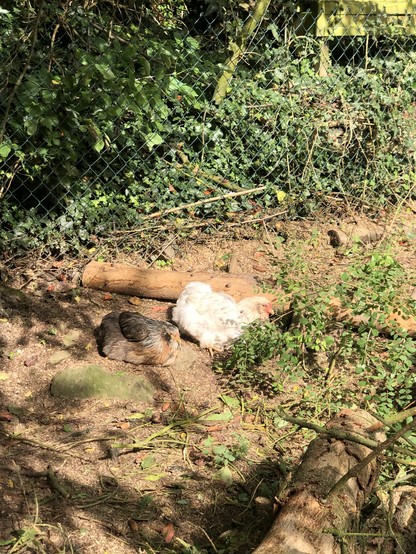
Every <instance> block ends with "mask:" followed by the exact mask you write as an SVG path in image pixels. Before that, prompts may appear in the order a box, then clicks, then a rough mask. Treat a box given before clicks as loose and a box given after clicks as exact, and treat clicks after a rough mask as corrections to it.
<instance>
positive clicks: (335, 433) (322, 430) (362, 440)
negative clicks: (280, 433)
mask: <svg viewBox="0 0 416 554" xmlns="http://www.w3.org/2000/svg"><path fill="white" fill-rule="evenodd" d="M280 417H281V418H282V419H284V420H285V421H289V422H290V423H293V424H294V425H298V426H299V427H303V428H306V429H311V430H312V431H315V432H316V433H318V434H321V435H328V436H329V437H335V438H337V439H341V440H347V441H351V442H356V443H358V444H362V445H363V446H367V447H368V448H371V449H374V448H377V447H378V446H379V443H378V442H377V441H375V440H372V439H369V438H366V437H363V436H361V435H353V434H352V433H346V432H345V431H341V430H340V429H327V428H326V427H321V426H319V425H316V424H315V423H310V422H309V421H305V420H303V419H299V418H297V417H292V416H290V415H287V414H280ZM392 450H394V451H395V452H398V453H399V454H403V455H404V456H411V457H412V456H414V453H413V452H411V451H409V450H407V449H406V448H402V447H399V446H395V445H393V446H392Z"/></svg>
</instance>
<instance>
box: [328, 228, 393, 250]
mask: <svg viewBox="0 0 416 554" xmlns="http://www.w3.org/2000/svg"><path fill="white" fill-rule="evenodd" d="M384 232H385V229H383V228H382V227H379V226H378V225H375V224H371V226H370V225H343V226H342V227H340V228H334V229H330V230H329V231H328V236H329V242H330V244H331V246H333V247H335V248H337V247H339V246H347V245H352V244H354V243H355V242H359V243H361V244H370V243H373V242H377V241H379V240H380V239H381V238H382V237H383V234H384Z"/></svg>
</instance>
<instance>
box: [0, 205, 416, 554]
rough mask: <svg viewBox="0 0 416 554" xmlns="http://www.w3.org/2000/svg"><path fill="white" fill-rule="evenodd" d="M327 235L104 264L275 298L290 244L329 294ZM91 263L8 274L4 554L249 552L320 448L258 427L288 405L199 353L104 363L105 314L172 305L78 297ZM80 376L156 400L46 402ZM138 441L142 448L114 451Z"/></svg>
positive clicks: (1, 329) (223, 244)
mask: <svg viewBox="0 0 416 554" xmlns="http://www.w3.org/2000/svg"><path fill="white" fill-rule="evenodd" d="M413 217H414V215H413V212H408V213H407V219H406V222H405V223H403V221H397V220H396V221H395V222H394V224H395V232H396V235H397V241H396V243H395V244H396V250H397V257H398V259H399V260H400V261H401V263H403V264H404V265H407V266H408V267H412V266H413V267H414V264H415V251H414V241H413V242H412V240H411V239H409V237H411V236H412V235H411V233H412V232H413V231H414V232H415V236H416V225H415V226H413ZM381 224H382V225H383V224H384V223H383V222H381ZM335 225H337V223H335ZM333 226H334V222H322V221H321V222H318V223H317V222H314V223H310V222H298V223H290V222H288V223H282V224H280V223H279V224H277V225H276V224H273V223H270V224H268V225H267V226H265V225H264V226H259V228H258V229H257V230H250V229H238V230H235V231H234V232H233V233H230V232H228V233H225V232H224V233H223V234H222V235H220V236H216V237H209V236H208V237H207V236H203V235H202V234H201V236H198V235H197V236H195V237H194V238H193V239H192V240H189V241H188V242H187V243H186V244H185V245H184V244H182V243H180V241H176V242H175V241H171V244H169V247H170V250H169V252H170V255H169V256H168V255H167V254H166V252H165V254H164V257H163V256H162V257H160V259H159V260H157V259H156V260H154V259H153V260H152V259H150V258H148V259H145V258H143V257H141V256H140V255H138V254H134V253H133V254H132V253H130V254H125V253H124V254H119V255H118V256H117V257H115V256H114V257H113V258H112V259H108V260H106V261H119V262H123V263H128V264H133V265H136V266H139V267H149V265H150V264H152V267H159V268H164V269H166V270H173V271H174V270H180V271H184V270H185V271H197V270H203V271H210V270H213V271H227V270H228V269H229V266H230V264H231V266H232V267H231V269H232V270H233V272H237V273H238V272H243V273H247V274H251V275H254V276H255V277H256V279H257V280H258V282H259V283H263V284H267V285H269V286H273V283H274V276H275V275H276V273H277V272H278V271H279V261H282V260H284V259H285V257H286V256H287V253H288V249H289V248H291V245H293V243H294V241H295V242H296V244H297V247H299V245H300V244H303V250H302V255H303V256H304V258H305V260H306V261H308V263H309V264H310V267H311V271H312V272H314V274H316V278H317V279H321V280H322V281H323V282H324V281H326V280H331V279H332V280H333V279H336V278H337V275H338V274H339V273H340V272H341V271H343V268H344V267H345V263H344V260H343V258H342V256H339V255H338V253H337V251H336V250H335V249H334V248H333V247H332V246H331V245H330V244H329V239H328V234H327V232H328V230H329V229H330V228H331V227H332V228H333ZM409 233H410V234H409ZM406 237H407V238H406ZM162 250H163V248H162ZM165 250H166V249H165ZM98 254H99V252H96V253H93V254H92V256H94V257H95V258H99V256H98ZM166 258H167V259H166ZM83 264H84V262H83V263H77V262H73V261H66V260H59V261H56V260H40V259H35V260H31V261H28V260H27V259H25V260H21V261H19V260H18V261H16V262H15V267H14V268H12V269H10V267H7V268H5V270H4V271H3V273H2V277H3V281H0V351H1V357H0V361H1V365H0V384H1V388H0V401H1V403H0V426H1V429H2V430H1V434H2V442H1V446H0V448H1V457H0V483H1V493H2V494H1V499H0V540H1V541H2V542H1V543H0V544H2V546H0V551H4V552H46V553H56V552H65V553H67V552H74V553H75V552H77V553H83V554H88V553H91V554H92V553H94V554H95V553H98V552H99V553H105V552H107V553H111V554H131V553H135V552H136V553H137V552H143V553H144V552H146V553H147V552H149V553H154V552H157V553H159V552H160V553H169V552H189V553H195V554H198V553H203V552H223V553H241V554H245V553H249V552H251V551H252V550H253V549H254V548H255V546H256V545H257V544H259V542H260V541H261V539H262V537H263V536H264V534H265V533H266V531H267V529H268V527H269V526H270V524H271V522H272V520H273V517H274V514H275V512H276V509H277V506H278V500H277V498H278V496H279V494H280V492H281V490H282V488H283V487H284V485H285V482H286V478H287V476H288V474H290V471H291V469H292V468H294V467H296V464H297V463H298V461H299V459H300V456H301V454H302V452H303V450H304V448H305V446H306V445H307V443H308V441H309V440H311V438H313V433H311V432H303V433H295V431H294V428H293V426H286V427H282V429H281V430H278V429H275V428H272V427H271V426H270V425H269V423H268V421H269V420H268V419H267V418H265V417H263V414H264V412H265V411H266V410H267V409H268V410H270V409H273V405H275V403H276V402H279V398H278V397H276V398H270V397H262V396H261V394H258V393H254V392H252V393H251V392H250V391H244V392H243V393H241V395H240V396H238V395H236V391H235V389H232V388H231V387H230V386H229V384H228V382H227V376H224V375H220V374H218V373H217V372H215V371H214V370H213V368H212V360H211V358H210V357H209V354H208V353H207V352H205V351H202V350H200V349H199V348H198V346H197V345H195V344H192V343H186V344H185V346H184V348H186V349H188V350H189V352H190V353H191V354H192V355H191V359H193V362H192V363H191V364H185V368H182V367H181V365H180V364H179V365H175V366H174V367H173V368H169V367H168V368H161V367H149V366H143V367H141V368H138V367H135V366H131V365H129V364H125V363H122V362H116V361H112V360H108V359H105V358H102V357H100V356H99V354H98V352H97V348H96V344H95V339H94V335H93V331H94V328H95V327H96V326H97V325H98V324H99V323H100V321H101V319H102V317H103V316H104V315H105V314H106V313H108V312H110V311H114V310H125V309H129V310H139V311H141V312H142V313H144V314H145V315H147V316H150V317H153V318H156V319H162V320H163V319H166V318H167V317H168V314H169V310H170V308H171V307H172V304H169V303H164V302H157V301H152V300H146V299H131V298H129V297H127V296H122V295H115V294H109V293H105V292H102V291H96V290H89V289H85V288H82V287H81V286H80V277H81V274H82V269H83ZM85 363H98V364H100V365H101V366H102V367H104V368H106V369H107V370H108V371H110V372H114V373H117V372H123V373H126V372H139V373H140V374H143V375H145V376H146V377H147V378H148V379H149V380H150V381H151V382H152V384H153V385H154V386H155V388H156V394H155V398H154V403H153V404H151V405H140V404H139V403H135V402H131V401H124V400H114V399H102V398H94V399H89V400H73V401H69V400H65V399H61V398H55V397H53V396H52V395H51V393H50V384H51V380H52V379H53V377H54V375H55V374H56V373H57V372H59V371H61V370H62V369H65V368H67V367H72V366H76V365H79V364H85ZM232 399H236V400H235V401H234V402H233V400H232ZM207 439H208V441H207ZM132 442H135V443H137V444H139V445H140V446H139V447H137V448H131V447H128V446H127V447H124V448H123V447H121V448H117V447H115V445H119V444H123V445H129V444H130V445H131V443H132ZM212 445H214V446H215V445H216V446H217V449H216V450H215V449H213V446H212ZM239 449H240V451H241V452H242V455H241V456H239V457H238V456H235V458H236V459H235V460H233V461H232V463H231V465H230V467H231V473H232V482H231V481H228V482H227V481H224V476H221V474H219V473H218V471H219V470H220V469H221V467H222V466H221V463H217V464H216V463H215V454H216V453H217V455H219V457H220V458H221V459H224V458H226V457H227V455H228V453H229V452H234V453H235V452H236V451H238V450H239ZM221 477H222V478H221ZM228 477H229V476H228V475H227V476H226V479H227V478H228ZM16 537H19V541H20V542H19V541H18V542H15V538H16ZM8 541H10V543H9V544H7V542H8ZM409 554H410V553H409Z"/></svg>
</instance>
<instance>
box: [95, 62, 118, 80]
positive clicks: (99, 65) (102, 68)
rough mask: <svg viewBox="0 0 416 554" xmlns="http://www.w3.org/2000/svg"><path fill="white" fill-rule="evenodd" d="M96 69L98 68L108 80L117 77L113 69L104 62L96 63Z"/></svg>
mask: <svg viewBox="0 0 416 554" xmlns="http://www.w3.org/2000/svg"><path fill="white" fill-rule="evenodd" d="M95 69H97V70H98V71H99V72H100V73H101V75H102V76H103V77H104V79H106V80H107V81H110V80H112V79H115V78H116V76H115V75H114V73H113V71H112V70H111V68H110V67H109V66H108V65H105V64H103V63H96V64H95Z"/></svg>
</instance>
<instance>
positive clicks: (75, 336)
mask: <svg viewBox="0 0 416 554" xmlns="http://www.w3.org/2000/svg"><path fill="white" fill-rule="evenodd" d="M79 336H80V332H79V331H77V330H76V329H72V331H69V333H67V334H66V335H64V336H63V337H62V344H63V345H64V347H65V348H70V347H71V346H75V345H76V344H77V343H78V342H79Z"/></svg>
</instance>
